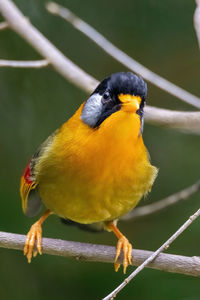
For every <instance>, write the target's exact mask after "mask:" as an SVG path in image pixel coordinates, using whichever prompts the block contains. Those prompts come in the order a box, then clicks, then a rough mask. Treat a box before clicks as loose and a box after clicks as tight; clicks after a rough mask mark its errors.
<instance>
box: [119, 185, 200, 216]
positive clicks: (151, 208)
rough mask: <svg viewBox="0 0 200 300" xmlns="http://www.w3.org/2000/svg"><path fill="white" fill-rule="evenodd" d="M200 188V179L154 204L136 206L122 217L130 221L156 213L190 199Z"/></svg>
mask: <svg viewBox="0 0 200 300" xmlns="http://www.w3.org/2000/svg"><path fill="white" fill-rule="evenodd" d="M199 190H200V180H198V181H197V182H196V183H194V184H193V185H191V186H189V187H187V188H186V189H184V190H182V191H180V192H178V193H175V194H173V195H170V196H168V197H166V198H164V199H162V200H160V201H157V202H155V203H153V204H149V205H145V206H142V207H138V208H135V209H134V210H133V211H131V212H130V213H128V214H127V215H125V216H124V217H122V218H120V220H123V221H129V220H133V219H136V218H138V217H144V216H147V215H150V214H154V213H155V212H158V211H161V210H163V209H165V208H166V207H168V206H171V205H173V204H175V203H177V202H179V201H181V200H186V199H188V198H189V197H190V196H191V195H193V194H194V193H196V192H198V191H199Z"/></svg>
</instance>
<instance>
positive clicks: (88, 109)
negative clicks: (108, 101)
mask: <svg viewBox="0 0 200 300" xmlns="http://www.w3.org/2000/svg"><path fill="white" fill-rule="evenodd" d="M101 98H102V96H101V95H99V94H93V95H92V96H91V97H90V98H89V99H88V100H87V102H86V103H85V105H84V107H83V110H82V114H81V120H82V121H83V122H84V123H85V124H87V125H89V126H91V127H94V126H95V125H96V123H97V121H98V120H99V117H100V116H101V113H102V110H103V104H102V102H101Z"/></svg>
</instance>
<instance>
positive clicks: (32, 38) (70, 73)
mask: <svg viewBox="0 0 200 300" xmlns="http://www.w3.org/2000/svg"><path fill="white" fill-rule="evenodd" d="M0 12H1V14H2V15H3V17H4V18H5V20H6V21H7V22H8V24H9V26H10V27H11V28H12V29H13V30H14V31H15V32H17V33H18V34H19V35H20V36H21V37H23V38H24V39H25V40H26V41H27V42H28V43H29V44H30V45H31V46H32V47H33V48H35V49H36V50H37V51H38V52H39V53H40V54H41V55H42V56H43V57H44V58H45V59H47V60H48V61H49V62H50V63H51V64H52V66H53V67H54V68H55V70H57V71H58V72H59V73H60V74H62V76H63V77H65V78H67V79H68V80H69V81H71V82H72V83H73V84H75V85H76V86H79V87H80V88H82V89H83V90H85V91H87V92H90V91H91V90H92V89H94V87H96V85H97V83H98V82H97V81H96V80H95V79H94V78H92V77H91V76H90V75H88V74H87V73H85V72H84V71H83V70H81V69H80V68H79V67H78V66H76V65H75V64H73V63H72V62H71V61H70V60H69V59H68V58H66V57H65V56H64V55H63V54H62V53H61V52H60V51H59V50H58V49H57V48H56V47H55V46H54V45H53V44H51V43H50V42H49V41H48V40H47V38H46V37H45V36H43V35H42V34H41V33H40V32H39V31H38V30H37V29H36V28H35V27H34V26H33V25H32V24H31V23H30V22H29V20H27V18H26V17H24V15H23V14H22V13H21V12H20V10H19V9H18V8H17V7H16V5H15V4H14V3H13V2H12V1H10V0H0ZM77 77H78V78H79V80H77Z"/></svg>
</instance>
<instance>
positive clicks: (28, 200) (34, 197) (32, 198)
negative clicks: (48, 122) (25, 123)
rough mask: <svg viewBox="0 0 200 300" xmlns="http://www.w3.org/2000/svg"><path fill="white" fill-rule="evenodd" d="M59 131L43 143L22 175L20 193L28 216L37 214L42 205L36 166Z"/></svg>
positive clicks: (24, 210)
mask: <svg viewBox="0 0 200 300" xmlns="http://www.w3.org/2000/svg"><path fill="white" fill-rule="evenodd" d="M57 132H58V130H56V131H55V132H54V133H53V134H52V135H51V136H49V137H48V138H47V139H46V140H45V142H44V143H42V145H41V146H40V147H39V148H38V150H37V151H36V152H35V154H34V155H33V156H32V157H31V159H30V161H29V163H28V165H27V166H26V168H25V170H24V173H23V175H22V177H21V183H20V195H21V198H22V208H23V212H24V213H25V215H27V216H28V217H33V216H35V215H36V214H37V213H38V212H39V211H40V209H41V207H42V201H41V199H40V196H39V194H38V192H37V187H38V184H39V182H38V180H37V175H36V174H35V166H36V165H37V164H38V162H39V161H40V159H41V158H42V156H43V154H44V153H45V151H46V150H47V149H48V148H49V147H50V146H51V144H52V143H53V140H54V137H55V136H56V134H57Z"/></svg>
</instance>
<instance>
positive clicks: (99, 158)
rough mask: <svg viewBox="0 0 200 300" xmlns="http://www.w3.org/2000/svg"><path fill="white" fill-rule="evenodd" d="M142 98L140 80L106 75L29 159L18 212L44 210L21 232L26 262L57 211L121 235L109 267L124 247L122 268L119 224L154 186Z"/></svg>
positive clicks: (127, 251) (128, 260)
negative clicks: (144, 138)
mask: <svg viewBox="0 0 200 300" xmlns="http://www.w3.org/2000/svg"><path fill="white" fill-rule="evenodd" d="M146 98H147V84H146V83H145V82H144V80H143V79H142V77H140V76H138V75H136V74H134V73H132V72H118V73H114V74H111V75H110V76H108V77H106V78H105V79H104V80H103V81H102V82H101V83H100V84H99V85H98V86H97V87H96V88H95V90H94V91H93V92H92V94H91V95H90V96H89V97H88V99H86V100H85V101H84V102H83V103H82V104H81V106H80V107H79V108H78V110H77V111H76V112H75V113H74V115H73V116H72V117H71V118H70V119H69V120H67V121H66V122H65V123H64V124H63V125H62V126H61V127H60V128H59V129H57V130H56V131H55V132H54V133H53V134H52V135H51V136H49V137H48V138H47V139H46V140H45V142H44V143H43V144H42V145H41V146H40V147H39V148H38V150H37V151H36V153H35V154H34V155H33V156H32V157H31V159H30V161H29V163H28V165H27V166H26V168H25V170H24V173H23V175H22V177H21V183H20V194H21V199H22V209H23V212H24V214H25V215H26V216H28V217H33V216H35V215H37V214H38V213H39V212H40V210H41V208H42V206H44V207H45V208H46V211H45V212H44V214H43V215H42V216H41V217H40V218H39V220H38V221H36V222H35V223H34V224H33V225H32V226H31V228H30V230H29V232H28V234H27V236H26V241H25V246H24V255H25V256H26V257H27V259H28V262H29V263H30V262H31V259H32V257H33V256H36V255H37V253H39V254H42V224H43V222H44V221H45V220H46V219H47V217H48V216H49V215H51V214H55V215H57V216H58V217H60V218H61V219H63V220H64V222H65V223H68V224H74V225H77V226H78V227H80V228H82V229H91V230H96V229H97V228H100V229H103V230H107V231H109V232H113V233H114V234H115V235H116V237H117V239H118V241H117V246H116V256H115V261H114V268H115V271H118V269H119V267H120V262H119V261H118V258H119V256H120V253H121V252H122V253H123V261H122V264H123V271H124V273H126V269H127V267H128V265H131V264H132V260H133V255H132V244H131V243H130V242H129V240H128V239H127V238H126V236H125V235H124V234H122V233H121V231H120V230H119V228H118V226H117V221H118V220H119V219H120V217H122V216H124V215H125V214H127V213H128V212H130V211H131V210H133V209H134V207H135V206H136V205H137V204H138V202H139V200H140V199H141V198H142V197H143V196H145V195H146V194H147V193H148V192H149V191H150V190H151V187H152V185H153V183H154V180H155V178H156V176H157V173H158V169H157V168H156V167H155V166H153V165H151V162H150V156H149V153H148V150H147V148H146V147H145V145H144V142H143V137H142V133H143V125H144V106H145V103H146ZM95 228H96V229H95ZM35 245H36V247H35Z"/></svg>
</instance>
